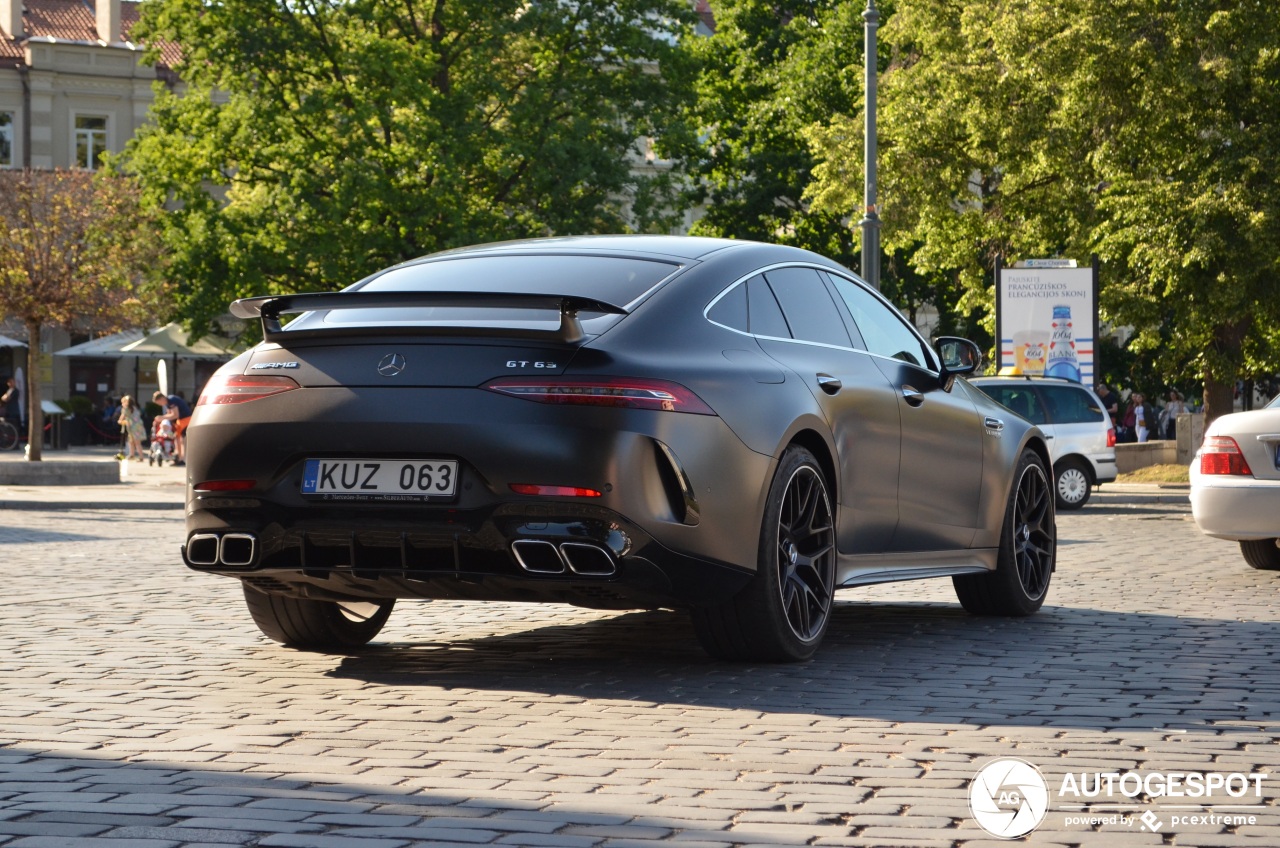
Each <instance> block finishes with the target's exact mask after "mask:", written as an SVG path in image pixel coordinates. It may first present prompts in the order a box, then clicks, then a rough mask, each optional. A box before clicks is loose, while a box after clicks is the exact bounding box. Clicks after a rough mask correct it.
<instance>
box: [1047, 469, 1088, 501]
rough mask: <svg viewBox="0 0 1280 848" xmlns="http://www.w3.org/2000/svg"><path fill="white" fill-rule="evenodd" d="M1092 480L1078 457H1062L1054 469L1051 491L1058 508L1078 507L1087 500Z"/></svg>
mask: <svg viewBox="0 0 1280 848" xmlns="http://www.w3.org/2000/svg"><path fill="white" fill-rule="evenodd" d="M1092 489H1093V480H1092V478H1091V477H1090V475H1089V469H1088V468H1086V467H1085V465H1084V463H1083V462H1081V461H1080V460H1078V459H1064V460H1062V462H1059V463H1058V467H1057V468H1055V469H1054V479H1053V491H1054V494H1055V496H1056V497H1057V500H1058V509H1079V508H1080V507H1082V506H1084V505H1085V504H1087V503H1088V502H1089V495H1090V494H1091V493H1092Z"/></svg>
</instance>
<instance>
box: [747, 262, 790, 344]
mask: <svg viewBox="0 0 1280 848" xmlns="http://www.w3.org/2000/svg"><path fill="white" fill-rule="evenodd" d="M746 289H747V325H748V326H749V327H750V328H751V332H752V333H754V334H755V335H757V336H773V337H774V338H776V339H789V338H791V330H790V328H788V327H787V319H786V318H783V317H782V308H781V307H780V306H778V301H777V299H776V298H774V296H773V292H772V291H770V290H769V284H768V283H766V282H765V281H764V277H760V276H755V277H752V278H751V279H749V280H747V282H746Z"/></svg>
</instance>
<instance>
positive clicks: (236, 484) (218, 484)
mask: <svg viewBox="0 0 1280 848" xmlns="http://www.w3.org/2000/svg"><path fill="white" fill-rule="evenodd" d="M257 485H258V484H257V482H256V481H254V480H205V481H204V482H203V483H196V484H195V485H194V486H192V487H191V488H192V489H194V490H195V491H197V492H243V491H246V490H248V489H252V488H254V487H255V486H257Z"/></svg>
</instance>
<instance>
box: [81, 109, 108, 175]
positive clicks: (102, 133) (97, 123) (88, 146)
mask: <svg viewBox="0 0 1280 848" xmlns="http://www.w3.org/2000/svg"><path fill="white" fill-rule="evenodd" d="M74 141H75V166H76V167H77V168H86V169H88V170H90V171H93V170H96V169H97V168H98V167H100V166H101V165H102V154H104V153H106V152H107V119H106V118H105V117H102V116H99V115H76V129H75V139H74Z"/></svg>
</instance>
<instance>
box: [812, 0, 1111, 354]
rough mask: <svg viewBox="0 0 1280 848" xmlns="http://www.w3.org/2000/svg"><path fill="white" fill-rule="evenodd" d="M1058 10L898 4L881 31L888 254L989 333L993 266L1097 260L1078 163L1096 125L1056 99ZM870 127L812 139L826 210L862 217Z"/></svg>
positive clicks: (820, 132) (1063, 57)
mask: <svg viewBox="0 0 1280 848" xmlns="http://www.w3.org/2000/svg"><path fill="white" fill-rule="evenodd" d="M1061 5H1062V4H1059V3H1051V2H1046V0H1032V2H1019V3H1011V2H996V3H982V4H980V3H968V2H966V3H955V2H949V1H948V0H899V2H898V3H897V6H896V8H895V11H894V14H893V16H892V17H891V18H889V19H888V21H887V22H886V23H885V25H884V26H883V28H882V29H881V38H882V43H883V45H884V49H885V50H888V51H889V53H890V59H889V62H888V66H887V69H886V71H885V72H884V73H883V74H882V77H881V80H880V97H879V102H878V106H879V133H878V140H879V148H880V154H881V159H880V166H879V199H880V201H881V203H880V206H881V208H880V215H881V219H882V221H883V240H884V246H885V250H886V252H889V253H891V254H892V253H896V254H899V255H900V256H901V258H902V260H903V261H905V262H907V263H908V264H910V265H911V266H912V267H913V268H915V269H916V270H917V271H918V272H920V273H922V274H925V275H927V276H929V277H931V278H934V279H935V280H937V281H938V283H939V289H938V295H939V297H941V298H942V299H943V301H944V302H943V303H940V304H939V306H940V307H945V305H946V301H948V300H950V301H951V302H953V303H955V304H956V305H957V307H958V308H959V309H960V310H961V311H962V312H968V311H970V310H975V309H976V310H980V311H981V312H982V313H983V314H985V315H986V321H985V323H986V326H987V329H988V330H992V329H993V328H994V314H993V307H994V297H993V289H992V287H991V282H992V276H991V274H992V271H993V269H994V267H995V260H996V257H998V256H1001V255H1004V256H1056V255H1061V254H1063V253H1071V254H1082V255H1086V256H1087V255H1088V244H1089V242H1088V234H1089V231H1090V227H1091V226H1092V223H1093V212H1094V208H1095V205H1096V197H1095V195H1094V193H1093V186H1094V185H1095V184H1096V181H1091V171H1090V169H1089V167H1088V162H1087V160H1083V161H1082V159H1081V156H1080V154H1081V151H1082V150H1087V149H1088V148H1087V143H1086V140H1087V138H1088V132H1087V128H1085V127H1080V126H1078V125H1077V124H1076V123H1075V122H1074V120H1073V115H1072V113H1071V112H1070V111H1069V110H1068V109H1067V108H1066V107H1065V106H1064V104H1063V103H1062V102H1061V101H1060V99H1059V94H1060V92H1059V89H1058V86H1059V85H1060V84H1061V82H1062V77H1063V76H1064V75H1065V74H1066V73H1067V69H1068V65H1069V62H1070V61H1071V59H1070V56H1071V52H1070V50H1069V49H1068V45H1067V44H1064V43H1063V42H1062V41H1061V40H1058V39H1056V38H1055V36H1056V35H1058V34H1059V30H1060V28H1061V26H1062V25H1063V23H1064V21H1065V20H1066V18H1068V17H1069V10H1063V11H1061V12H1059V11H1057V10H1058V9H1059V7H1060V6H1061ZM1067 5H1068V6H1069V5H1070V4H1069V3H1068V4H1067ZM852 58H855V57H851V59H852ZM863 120H864V119H863V116H862V115H861V114H857V115H852V116H846V117H840V118H837V119H836V120H832V121H826V122H821V123H818V124H815V125H814V126H812V127H811V128H810V129H809V133H808V135H809V138H810V141H811V142H812V144H813V146H814V149H815V151H817V153H818V155H819V156H820V157H821V160H822V162H821V164H820V165H819V166H818V167H817V168H816V179H815V181H814V183H813V184H812V185H811V186H810V187H809V192H808V196H809V197H810V198H811V199H812V201H813V203H814V206H815V207H816V208H818V209H823V210H829V211H837V210H841V209H843V210H855V209H858V208H860V205H861V196H862V180H863V173H862V162H863Z"/></svg>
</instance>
